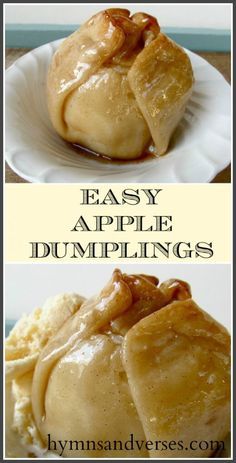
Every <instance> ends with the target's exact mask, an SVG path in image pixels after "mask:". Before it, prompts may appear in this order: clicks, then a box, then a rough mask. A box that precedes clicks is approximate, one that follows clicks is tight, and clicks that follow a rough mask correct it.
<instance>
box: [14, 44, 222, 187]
mask: <svg viewBox="0 0 236 463" xmlns="http://www.w3.org/2000/svg"><path fill="white" fill-rule="evenodd" d="M61 41H62V40H57V41H55V42H52V43H49V44H46V45H43V46H42V47H39V48H36V49H35V50H33V51H31V52H29V53H27V54H26V55H24V56H23V57H22V58H20V59H19V60H17V61H16V62H15V63H14V64H13V65H12V66H11V67H10V68H9V69H8V70H7V72H6V85H5V92H6V105H5V108H6V109H5V127H6V138H5V140H6V143H5V155H6V160H7V162H8V164H9V165H10V167H11V168H12V169H13V170H14V171H15V172H16V173H17V174H18V175H20V176H21V177H23V178H24V179H26V180H28V181H30V182H39V183H50V182H51V183H54V182H56V183H60V182H74V183H77V182H91V183H92V182H102V183H103V182H109V183H112V182H167V183H173V182H210V181H211V180H212V179H213V178H214V177H215V175H216V174H217V173H218V172H220V171H221V170H222V169H224V168H225V167H226V166H227V165H228V164H229V163H230V158H231V143H230V130H231V122H230V116H231V107H230V106H231V98H230V93H231V92H230V86H229V84H228V83H227V82H226V81H225V79H224V77H223V76H222V75H221V74H220V73H219V72H218V71H217V70H216V69H215V68H214V67H213V66H211V65H210V64H208V63H207V62H206V61H205V60H204V59H202V58H200V57H199V56H197V55H195V54H194V53H192V52H190V51H187V53H188V54H189V57H190V59H191V62H192V65H193V69H194V75H195V79H196V83H195V86H194V91H193V94H192V97H191V100H190V101H189V104H188V106H187V109H186V111H185V115H184V117H183V119H182V121H181V122H180V124H179V126H178V128H177V130H176V132H175V134H174V137H173V140H172V143H171V147H170V149H169V151H168V153H167V154H166V155H165V156H162V157H160V158H156V159H150V160H146V161H145V162H141V163H125V164H118V165H117V164H113V163H105V164H104V163H101V162H99V161H97V160H96V159H93V158H92V159H91V158H90V157H89V158H87V157H83V156H80V155H79V154H77V153H75V151H74V149H72V148H71V147H70V146H69V145H67V144H66V143H65V142H64V141H63V140H62V139H61V138H60V137H59V136H58V135H57V134H56V132H55V130H54V129H53V127H52V125H51V122H50V120H49V115H48V111H47V101H46V76H47V69H48V66H49V63H50V61H51V58H52V56H53V53H54V52H55V50H56V49H57V47H58V45H59V44H60V43H61Z"/></svg>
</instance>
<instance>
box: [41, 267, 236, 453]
mask: <svg viewBox="0 0 236 463" xmlns="http://www.w3.org/2000/svg"><path fill="white" fill-rule="evenodd" d="M229 355H230V337H229V334H228V332H227V330H226V329H225V328H223V327H222V326H221V325H220V324H219V323H217V322H216V321H215V320H214V319H213V318H212V317H210V316H209V315H208V314H206V313H205V312H204V311H203V310H201V309H200V308H199V307H198V306H197V305H196V304H195V303H194V302H193V300H192V299H191V293H190V289H189V286H188V285H187V284H186V283H184V282H182V281H179V280H169V281H167V282H164V283H162V284H161V285H159V283H158V280H157V279H156V278H155V277H150V276H145V275H126V274H122V273H121V272H120V271H118V270H117V271H115V272H114V274H113V277H112V279H111V281H110V282H109V283H108V284H107V286H106V287H105V288H104V289H103V290H102V292H101V293H100V294H99V295H98V296H97V297H94V298H92V299H89V300H87V301H85V302H84V303H83V304H82V306H81V307H80V309H79V311H77V312H76V313H75V314H74V315H73V316H71V317H70V318H69V319H68V320H67V321H66V322H65V323H64V325H63V326H62V328H61V329H60V330H59V331H58V333H57V334H56V335H55V336H54V337H53V338H52V339H51V340H49V342H48V344H47V345H46V346H45V348H44V349H43V351H42V353H41V355H40V357H39V359H38V362H37V365H36V368H35V371H34V376H33V384H32V406H33V412H34V419H35V422H36V425H37V429H38V430H39V432H40V434H41V436H42V439H43V441H44V442H45V445H46V442H47V439H48V435H50V439H51V440H53V441H54V442H58V441H59V440H63V441H74V442H75V441H76V440H77V441H78V440H79V441H80V442H81V441H84V442H86V441H87V440H88V439H89V441H94V442H107V441H110V442H114V441H121V442H125V441H127V440H128V439H130V435H133V436H135V440H138V441H139V442H147V441H152V442H155V441H157V440H158V441H162V442H170V441H171V442H172V441H176V442H178V441H181V442H182V443H183V448H182V449H181V448H179V449H175V451H174V452H173V451H172V450H170V449H164V450H163V449H161V451H160V450H158V449H157V448H155V446H154V447H153V448H152V449H148V448H146V447H145V446H142V447H141V449H138V448H137V447H135V448H134V449H133V450H130V449H129V450H128V451H127V449H125V448H123V449H120V450H119V452H117V451H116V450H114V449H101V448H99V449H98V448H95V449H92V450H91V449H89V450H86V449H81V448H79V449H78V450H76V449H75V448H73V449H70V448H68V447H67V448H65V450H64V453H63V457H112V458H113V457H123V456H126V457H127V456H128V457H159V458H162V457H164V458H167V457H177V458H178V457H179V458H181V457H202V458H204V457H209V456H211V455H212V450H211V449H204V450H201V449H197V450H193V449H191V448H190V442H191V441H192V440H194V441H195V442H196V441H201V440H204V441H210V440H213V441H216V440H223V439H225V437H226V435H227V434H228V432H229V430H230V360H229ZM186 449H188V450H186Z"/></svg>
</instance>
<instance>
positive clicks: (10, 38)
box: [6, 24, 231, 52]
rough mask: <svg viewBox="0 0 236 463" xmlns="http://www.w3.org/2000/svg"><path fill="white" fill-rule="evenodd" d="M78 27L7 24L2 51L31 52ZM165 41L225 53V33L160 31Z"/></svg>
mask: <svg viewBox="0 0 236 463" xmlns="http://www.w3.org/2000/svg"><path fill="white" fill-rule="evenodd" d="M77 28H78V26H76V25H52V24H7V25H6V47H8V48H35V47H38V46H40V45H43V44H45V43H47V42H51V41H53V40H56V39H59V38H62V37H66V36H68V35H70V34H71V33H72V32H73V31H74V30H76V29H77ZM163 31H164V32H166V33H167V34H168V35H169V37H171V38H172V39H173V40H175V41H176V42H177V43H179V44H180V45H182V46H183V47H186V48H188V49H190V50H198V51H221V52H223V51H224V52H229V51H230V45H231V36H230V31H229V30H220V29H194V28H181V29H178V28H173V27H169V28H164V29H163Z"/></svg>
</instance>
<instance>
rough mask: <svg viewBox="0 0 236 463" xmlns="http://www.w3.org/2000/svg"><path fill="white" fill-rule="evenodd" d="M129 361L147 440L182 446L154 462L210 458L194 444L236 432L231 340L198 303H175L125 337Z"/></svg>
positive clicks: (161, 454)
mask: <svg viewBox="0 0 236 463" xmlns="http://www.w3.org/2000/svg"><path fill="white" fill-rule="evenodd" d="M123 361H124V366H125V371H126V373H127V377H128V383H129V386H130V390H131V393H132V397H133V400H134V403H135V405H136V408H137V411H138V414H139V417H140V419H141V421H142V424H143V429H144V432H145V436H146V439H147V440H152V441H153V440H154V441H155V440H156V439H157V437H158V440H160V441H169V442H170V441H176V442H178V441H180V440H181V441H182V442H183V449H182V450H181V449H179V450H177V451H176V452H173V451H171V450H170V449H169V450H161V451H158V450H153V451H150V457H159V458H160V457H162V458H168V457H169V458H170V457H173V456H175V457H179V458H181V457H185V458H188V457H189V458H194V457H201V458H207V457H209V456H211V454H212V450H211V449H208V450H201V449H198V450H197V451H196V450H194V449H191V448H190V442H191V441H196V442H197V441H198V442H200V441H208V442H210V441H217V440H218V441H221V440H224V439H225V437H226V436H227V434H228V432H229V430H230V406H229V404H230V336H229V334H228V332H227V330H226V329H225V328H223V327H222V326H221V325H220V324H219V323H217V322H216V321H215V320H214V319H213V318H212V317H210V316H209V315H208V314H206V312H204V311H203V310H201V309H200V308H199V307H198V306H197V305H196V304H195V303H194V302H193V301H192V300H186V301H179V302H173V303H172V304H170V305H168V306H166V307H164V308H163V309H162V310H160V311H158V312H155V313H153V314H151V315H149V316H148V317H146V318H144V319H142V320H141V321H140V322H139V323H137V324H136V325H135V326H133V328H131V329H130V330H129V331H128V333H127V334H126V336H125V341H124V344H123Z"/></svg>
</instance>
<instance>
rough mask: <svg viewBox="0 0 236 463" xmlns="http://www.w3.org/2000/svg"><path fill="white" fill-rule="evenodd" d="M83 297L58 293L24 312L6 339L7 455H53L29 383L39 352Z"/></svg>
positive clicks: (48, 456) (80, 302) (49, 456)
mask: <svg viewBox="0 0 236 463" xmlns="http://www.w3.org/2000/svg"><path fill="white" fill-rule="evenodd" d="M83 302H84V298H83V297H82V296H80V295H78V294H60V295H57V296H56V297H53V298H50V299H48V300H47V301H46V302H45V304H44V305H43V307H42V308H36V309H35V310H34V311H33V312H32V313H31V314H29V315H23V316H22V317H21V318H20V320H19V321H18V322H17V323H16V324H15V326H14V328H13V329H12V330H11V332H10V334H9V336H8V338H7V339H6V343H5V356H6V363H5V373H6V389H5V392H6V394H5V395H6V413H5V415H6V456H7V457H11V458H16V457H18V458H19V457H22V458H23V457H30V456H36V457H41V456H42V455H43V456H44V457H47V458H52V457H53V455H52V454H51V452H50V454H49V452H47V449H45V447H44V445H43V443H42V440H41V438H40V434H39V432H38V430H37V426H36V424H35V421H34V416H33V412H32V406H31V385H32V378H33V373H34V368H35V364H36V362H37V359H38V356H39V353H40V352H41V350H42V349H43V347H44V346H45V345H46V344H47V342H48V340H49V339H50V338H51V337H52V336H53V335H54V334H55V333H56V332H57V331H58V330H59V328H60V327H61V326H62V325H63V323H64V322H65V321H66V320H67V319H68V318H69V317H71V316H72V315H73V314H74V313H76V312H77V311H78V310H79V308H80V306H81V305H82V303H83Z"/></svg>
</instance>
